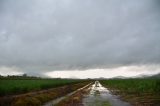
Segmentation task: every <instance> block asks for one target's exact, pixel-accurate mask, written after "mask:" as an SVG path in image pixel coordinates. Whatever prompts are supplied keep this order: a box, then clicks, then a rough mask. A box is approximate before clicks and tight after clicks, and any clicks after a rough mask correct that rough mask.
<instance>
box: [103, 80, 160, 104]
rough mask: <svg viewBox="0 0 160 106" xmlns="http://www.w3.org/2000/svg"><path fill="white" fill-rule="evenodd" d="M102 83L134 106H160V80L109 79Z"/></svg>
mask: <svg viewBox="0 0 160 106" xmlns="http://www.w3.org/2000/svg"><path fill="white" fill-rule="evenodd" d="M100 82H101V83H102V84H103V85H104V86H106V87H107V88H109V89H110V91H112V93H114V94H117V95H121V97H122V99H124V100H126V101H129V102H130V103H132V104H134V105H137V104H141V105H142V106H144V105H146V104H147V105H148V104H151V105H155V104H156V105H157V104H158V105H160V79H153V78H152V79H151V78H148V79H147V78H146V79H109V80H101V81H100ZM135 103H137V104H135Z"/></svg>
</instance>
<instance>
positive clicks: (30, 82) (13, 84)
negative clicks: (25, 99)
mask: <svg viewBox="0 0 160 106" xmlns="http://www.w3.org/2000/svg"><path fill="white" fill-rule="evenodd" d="M78 82H80V80H72V79H0V96H4V95H12V94H20V93H25V92H29V91H37V90H42V89H48V88H54V87H59V86H63V85H68V84H74V83H78Z"/></svg>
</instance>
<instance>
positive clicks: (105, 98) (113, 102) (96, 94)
mask: <svg viewBox="0 0 160 106" xmlns="http://www.w3.org/2000/svg"><path fill="white" fill-rule="evenodd" d="M87 86H88V87H87ZM81 90H82V91H83V90H87V91H89V92H88V93H87V94H85V95H84V94H83V95H84V96H82V103H80V104H79V103H77V104H76V106H131V105H130V104H129V103H127V102H125V101H122V100H121V99H120V98H119V97H118V96H115V95H112V94H111V92H110V91H109V90H108V89H107V88H105V87H103V86H102V85H101V84H100V82H99V81H95V83H92V84H91V83H90V84H88V85H86V86H84V87H83V88H80V89H78V90H76V91H74V92H72V93H69V94H67V95H66V96H63V97H60V98H57V99H56V100H53V101H50V102H48V103H46V104H45V105H44V106H54V105H55V104H57V103H58V104H61V103H62V102H63V101H64V100H65V99H66V101H67V100H73V99H74V98H75V97H74V96H72V95H74V94H75V93H78V92H80V91H81ZM69 98H70V99H69ZM66 103H67V104H66ZM66 103H62V104H63V105H60V106H75V104H74V105H73V103H72V101H70V102H66ZM56 106H57V105H56ZM58 106H59V105H58Z"/></svg>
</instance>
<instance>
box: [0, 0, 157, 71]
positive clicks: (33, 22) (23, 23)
mask: <svg viewBox="0 0 160 106" xmlns="http://www.w3.org/2000/svg"><path fill="white" fill-rule="evenodd" d="M0 3H1V4H0V65H1V66H7V67H11V66H15V67H19V68H21V69H23V70H27V71H29V72H32V71H34V70H70V69H71V70H72V69H90V68H106V67H115V66H122V65H132V64H134V65H139V64H159V63H160V54H159V53H160V36H159V35H160V21H159V19H160V13H159V10H160V9H159V7H158V6H159V5H158V4H157V1H156V0H14V1H13V0H2V1H1V2H0Z"/></svg>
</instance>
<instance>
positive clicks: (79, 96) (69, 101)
mask: <svg viewBox="0 0 160 106" xmlns="http://www.w3.org/2000/svg"><path fill="white" fill-rule="evenodd" d="M91 85H92V83H91V84H89V85H88V86H86V87H85V88H84V89H81V90H79V91H77V92H76V93H74V94H73V95H71V96H69V97H67V98H65V99H64V100H62V101H60V102H59V103H58V104H56V105H55V106H83V104H82V100H83V97H84V95H86V94H88V93H89V92H90V89H89V88H90V86H91Z"/></svg>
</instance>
